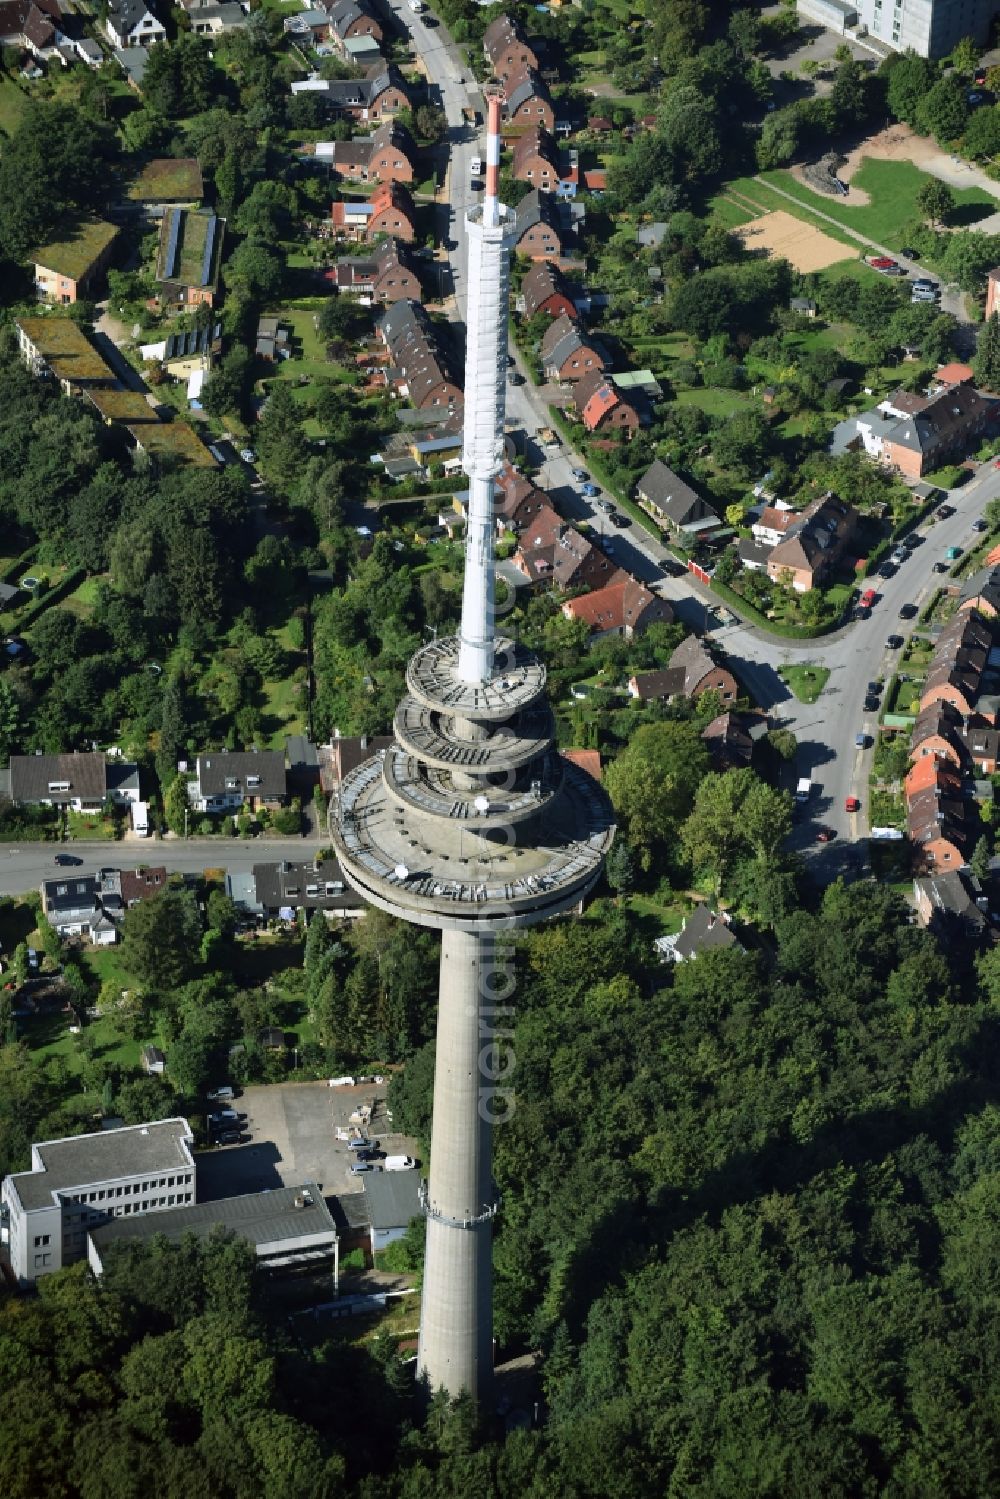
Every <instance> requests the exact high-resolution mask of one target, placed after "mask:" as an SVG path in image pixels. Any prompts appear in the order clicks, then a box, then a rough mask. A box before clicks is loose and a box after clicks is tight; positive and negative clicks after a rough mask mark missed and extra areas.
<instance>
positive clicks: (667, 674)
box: [628, 635, 740, 703]
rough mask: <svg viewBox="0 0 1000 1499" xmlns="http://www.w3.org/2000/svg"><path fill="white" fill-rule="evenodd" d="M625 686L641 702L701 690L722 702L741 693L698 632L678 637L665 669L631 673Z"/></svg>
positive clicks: (734, 698) (694, 693) (730, 700)
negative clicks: (678, 643)
mask: <svg viewBox="0 0 1000 1499" xmlns="http://www.w3.org/2000/svg"><path fill="white" fill-rule="evenodd" d="M628 690H629V692H630V693H631V695H632V696H633V697H634V698H638V700H639V701H640V702H642V703H648V702H656V701H668V702H669V700H670V699H671V698H674V697H701V695H702V693H704V692H717V693H718V694H719V696H720V698H721V699H722V701H723V702H725V703H733V702H735V701H736V699H737V698H738V697H739V695H740V693H739V687H738V686H737V683H736V678H735V677H734V676H733V674H732V672H731V671H728V670H727V669H726V668H725V667H724V666H720V665H719V664H718V662H717V661H716V660H715V659H714V657H713V656H712V654H711V652H710V651H709V649H708V647H707V646H706V645H705V643H704V642H703V641H702V640H700V639H699V638H698V636H697V635H688V636H687V637H686V638H685V639H684V640H682V641H681V643H680V645H679V646H678V647H677V649H676V650H675V651H674V653H673V655H672V656H671V657H670V661H669V663H668V665H667V666H666V667H665V668H664V669H662V670H660V671H644V672H637V673H636V674H635V676H633V677H630V678H629V684H628Z"/></svg>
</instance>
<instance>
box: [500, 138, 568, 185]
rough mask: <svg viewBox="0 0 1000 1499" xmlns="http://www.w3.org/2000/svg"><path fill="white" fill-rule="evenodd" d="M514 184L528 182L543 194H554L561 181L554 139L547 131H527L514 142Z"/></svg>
mask: <svg viewBox="0 0 1000 1499" xmlns="http://www.w3.org/2000/svg"><path fill="white" fill-rule="evenodd" d="M513 158H514V160H513V167H512V171H513V176H514V181H515V182H530V183H531V186H532V187H540V188H542V190H543V191H545V192H555V190H556V187H557V186H558V184H559V181H560V179H561V175H562V174H561V172H560V170H559V156H558V153H557V151H556V143H555V138H554V137H553V136H551V135H550V134H549V132H548V131H547V130H529V131H528V132H527V133H526V134H525V135H519V136H518V138H517V140H516V141H515V142H514V149H513Z"/></svg>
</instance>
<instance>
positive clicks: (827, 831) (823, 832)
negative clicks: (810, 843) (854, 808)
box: [816, 828, 837, 843]
mask: <svg viewBox="0 0 1000 1499" xmlns="http://www.w3.org/2000/svg"><path fill="white" fill-rule="evenodd" d="M836 836H837V835H836V833H835V832H834V831H833V829H832V828H820V830H819V832H818V833H817V834H816V842H817V843H832V842H833V840H834V838H836Z"/></svg>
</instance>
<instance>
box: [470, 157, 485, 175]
mask: <svg viewBox="0 0 1000 1499" xmlns="http://www.w3.org/2000/svg"><path fill="white" fill-rule="evenodd" d="M482 175H483V158H482V157H481V156H474V157H473V158H472V160H471V161H470V162H469V176H470V177H481V176H482Z"/></svg>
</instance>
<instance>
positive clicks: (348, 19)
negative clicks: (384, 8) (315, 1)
mask: <svg viewBox="0 0 1000 1499" xmlns="http://www.w3.org/2000/svg"><path fill="white" fill-rule="evenodd" d="M322 9H324V10H325V11H326V12H327V14H328V16H329V18H330V37H331V40H332V41H333V42H334V43H339V44H340V47H341V50H342V48H343V43H344V42H346V41H347V40H348V39H349V38H350V37H355V36H370V37H373V38H374V39H375V41H376V42H381V41H382V40H383V38H384V36H385V31H384V28H383V26H382V23H381V21H379V19H378V17H377V16H376V15H375V13H374V11H373V10H372V9H371V7H370V6H369V5H368V4H367V3H366V0H334V4H332V5H324V6H322Z"/></svg>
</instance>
